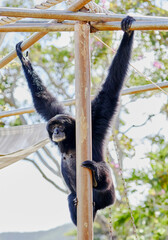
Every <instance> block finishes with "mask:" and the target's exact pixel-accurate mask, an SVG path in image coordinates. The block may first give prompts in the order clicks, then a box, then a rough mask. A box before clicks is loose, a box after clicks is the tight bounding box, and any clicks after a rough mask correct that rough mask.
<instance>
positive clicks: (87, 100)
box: [75, 22, 93, 240]
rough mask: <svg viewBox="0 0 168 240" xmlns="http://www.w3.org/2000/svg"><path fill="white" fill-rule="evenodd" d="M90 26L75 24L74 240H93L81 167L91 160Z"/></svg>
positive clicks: (86, 176) (87, 178) (86, 178)
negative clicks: (75, 204) (76, 202)
mask: <svg viewBox="0 0 168 240" xmlns="http://www.w3.org/2000/svg"><path fill="white" fill-rule="evenodd" d="M89 38H90V26H89V24H88V23H84V22H79V23H76V24H75V79H76V87H75V89H76V90H75V91H76V159H77V161H76V168H77V177H76V178H77V199H78V205H77V229H78V231H77V232H78V233H77V236H78V240H92V239H93V208H92V202H93V196H92V174H91V171H90V170H88V169H85V168H82V167H81V164H82V162H83V161H86V160H91V159H92V137H91V133H92V128H91V97H90V85H91V84H90V51H89V49H90V46H89Z"/></svg>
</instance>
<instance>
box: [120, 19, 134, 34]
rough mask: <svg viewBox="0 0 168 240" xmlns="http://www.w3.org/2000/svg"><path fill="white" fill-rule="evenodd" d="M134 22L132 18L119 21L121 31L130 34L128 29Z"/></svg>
mask: <svg viewBox="0 0 168 240" xmlns="http://www.w3.org/2000/svg"><path fill="white" fill-rule="evenodd" d="M134 21H136V20H135V19H134V18H133V17H130V16H127V17H126V18H124V19H123V20H122V21H121V29H122V30H123V31H124V32H127V33H128V32H130V30H129V29H130V27H131V25H132V23H133V22H134Z"/></svg>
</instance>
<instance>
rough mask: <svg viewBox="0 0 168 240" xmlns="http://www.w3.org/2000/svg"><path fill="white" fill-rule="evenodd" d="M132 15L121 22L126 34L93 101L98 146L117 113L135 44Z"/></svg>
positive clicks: (94, 133)
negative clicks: (130, 29) (131, 27)
mask: <svg viewBox="0 0 168 240" xmlns="http://www.w3.org/2000/svg"><path fill="white" fill-rule="evenodd" d="M133 21H134V19H133V18H132V17H129V16H128V17H126V18H125V19H123V21H122V23H121V27H122V30H123V31H124V35H123V38H122V41H121V43H120V46H119V48H118V51H117V53H116V55H115V57H114V59H113V61H112V63H111V66H110V68H109V73H108V75H107V78H106V81H105V82H104V84H103V85H102V89H101V90H100V92H99V93H98V95H97V96H96V97H95V99H94V100H93V101H92V128H93V136H94V137H93V141H95V144H96V145H97V147H98V148H99V147H101V145H102V141H103V140H104V137H105V135H106V132H107V129H108V127H109V125H110V121H111V119H112V116H113V115H114V113H115V110H116V107H117V103H118V99H119V95H120V91H121V88H122V85H123V82H124V78H125V76H126V73H127V69H128V64H129V60H130V57H131V50H132V45H133V35H134V32H133V31H129V28H130V26H131V23H132V22H133Z"/></svg>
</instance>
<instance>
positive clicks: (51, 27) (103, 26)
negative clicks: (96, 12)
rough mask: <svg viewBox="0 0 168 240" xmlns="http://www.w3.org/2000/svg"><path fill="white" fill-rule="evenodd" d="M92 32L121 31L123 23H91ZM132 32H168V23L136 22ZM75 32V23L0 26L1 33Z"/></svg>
mask: <svg viewBox="0 0 168 240" xmlns="http://www.w3.org/2000/svg"><path fill="white" fill-rule="evenodd" d="M90 25H91V32H95V31H114V30H115V31H118V30H121V22H107V23H95V22H91V23H90ZM130 29H131V30H168V21H162V22H146V21H142V22H134V23H133V24H132V26H131V28H130ZM56 31H60V32H61V31H74V22H72V21H71V22H68V21H65V22H62V23H26V24H25V23H15V24H7V25H5V26H0V32H43V33H44V32H45V33H46V32H56Z"/></svg>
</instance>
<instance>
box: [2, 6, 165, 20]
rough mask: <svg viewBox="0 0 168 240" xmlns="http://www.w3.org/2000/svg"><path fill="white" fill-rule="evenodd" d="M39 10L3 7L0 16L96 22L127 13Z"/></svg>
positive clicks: (141, 17) (141, 18) (144, 18)
mask: <svg viewBox="0 0 168 240" xmlns="http://www.w3.org/2000/svg"><path fill="white" fill-rule="evenodd" d="M68 10H69V11H65V10H39V9H25V8H9V7H1V8H0V16H8V17H22V18H42V19H57V20H58V19H59V20H77V21H87V22H90V21H92V22H93V21H96V22H98V21H99V22H100V21H102V22H114V21H121V20H122V19H123V18H125V17H126V16H127V15H125V14H102V13H84V12H77V13H73V12H70V11H72V10H70V9H68ZM133 17H134V18H135V19H136V21H155V22H156V21H157V22H162V21H168V17H153V16H151V17H150V16H133Z"/></svg>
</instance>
